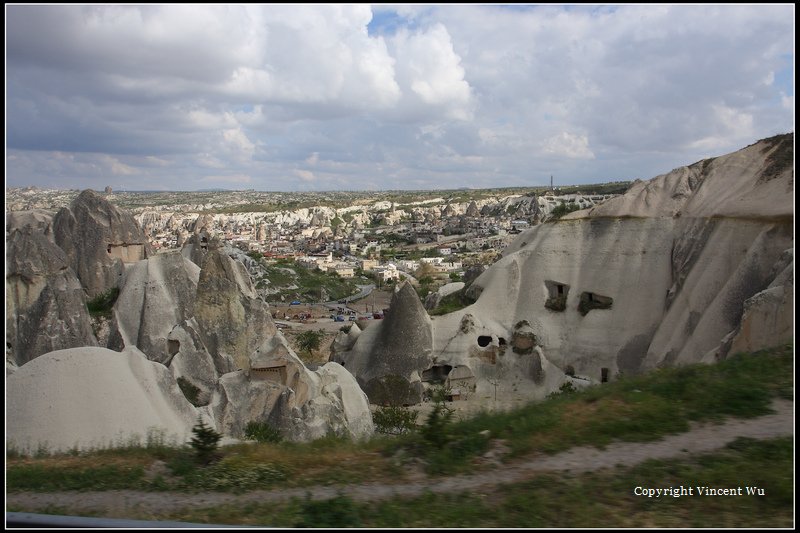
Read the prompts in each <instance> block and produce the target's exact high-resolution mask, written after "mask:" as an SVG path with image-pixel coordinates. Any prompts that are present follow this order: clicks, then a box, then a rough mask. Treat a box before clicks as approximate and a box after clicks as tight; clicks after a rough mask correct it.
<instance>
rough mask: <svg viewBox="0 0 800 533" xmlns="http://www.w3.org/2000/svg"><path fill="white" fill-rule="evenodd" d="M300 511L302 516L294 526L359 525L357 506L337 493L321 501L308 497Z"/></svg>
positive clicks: (329, 526) (335, 526)
mask: <svg viewBox="0 0 800 533" xmlns="http://www.w3.org/2000/svg"><path fill="white" fill-rule="evenodd" d="M300 512H301V514H302V518H301V519H300V520H299V521H298V522H297V523H296V524H295V527H321V528H348V527H359V526H360V525H361V519H360V518H359V514H358V507H357V506H356V504H355V502H353V500H351V499H350V498H348V497H347V496H342V495H339V496H337V497H336V498H333V499H330V500H323V501H314V500H311V499H310V498H308V499H306V501H305V502H303V504H302V506H301V509H300Z"/></svg>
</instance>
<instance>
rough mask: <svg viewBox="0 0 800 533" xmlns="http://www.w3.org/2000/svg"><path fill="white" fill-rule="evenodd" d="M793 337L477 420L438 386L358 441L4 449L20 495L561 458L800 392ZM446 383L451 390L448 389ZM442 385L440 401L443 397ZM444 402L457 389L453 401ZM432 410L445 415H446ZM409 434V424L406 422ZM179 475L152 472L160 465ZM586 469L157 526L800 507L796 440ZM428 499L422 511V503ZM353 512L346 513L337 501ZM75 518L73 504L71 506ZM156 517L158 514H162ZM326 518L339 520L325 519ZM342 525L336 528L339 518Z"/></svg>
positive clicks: (543, 521)
mask: <svg viewBox="0 0 800 533" xmlns="http://www.w3.org/2000/svg"><path fill="white" fill-rule="evenodd" d="M793 365H794V352H793V346H792V345H791V344H789V345H785V346H781V347H778V348H774V349H771V350H764V351H761V352H757V353H754V354H739V355H733V356H730V357H729V358H728V359H727V360H724V361H721V362H720V363H718V364H715V365H692V366H684V367H679V368H665V369H661V370H658V371H655V372H653V373H650V374H648V375H644V376H635V377H634V376H625V377H622V378H620V379H618V380H616V381H612V382H610V383H606V384H603V385H598V386H594V387H590V388H587V389H585V390H582V391H574V390H568V389H569V387H564V388H562V390H561V391H559V393H557V394H553V395H552V396H551V398H549V399H548V400H546V401H543V402H539V403H535V404H530V405H529V406H526V407H522V408H520V409H516V410H513V411H509V412H493V413H481V414H478V415H477V416H474V417H472V418H469V419H467V420H460V421H459V420H456V419H455V416H453V415H451V414H449V410H450V409H451V407H452V405H451V404H448V403H446V402H444V401H443V397H444V396H443V395H434V402H435V404H434V407H436V406H439V408H438V409H434V410H433V411H432V414H431V415H429V416H428V417H427V418H426V421H425V422H424V423H423V424H422V425H421V426H420V427H418V429H416V430H414V431H408V432H405V433H403V434H401V435H397V436H392V437H384V436H380V437H375V438H373V439H372V440H370V441H368V442H364V443H354V442H350V441H348V440H345V439H341V438H336V437H333V436H331V437H326V438H324V439H320V440H318V441H314V442H311V443H304V444H300V443H287V442H280V443H274V442H268V443H247V444H238V445H234V446H228V447H225V448H222V449H220V450H218V451H217V452H216V453H217V454H218V455H219V456H220V458H219V460H218V461H216V462H213V464H211V465H209V466H201V465H200V464H198V463H197V461H196V460H195V459H194V454H193V453H192V449H191V448H185V447H184V448H170V447H166V446H163V445H162V444H160V443H159V441H158V440H157V439H154V442H153V443H152V444H153V445H152V446H151V445H150V444H151V443H150V442H148V446H147V448H138V449H137V448H131V449H125V450H106V451H96V452H92V453H77V452H75V453H73V454H68V455H60V456H53V457H42V458H20V457H13V456H9V455H7V466H6V476H7V478H6V487H7V491H8V492H12V493H13V492H15V491H20V490H32V491H51V490H110V489H133V490H142V489H145V490H155V491H161V490H181V491H197V490H218V491H241V490H255V489H265V488H275V487H278V486H280V487H282V488H284V487H307V486H312V485H319V484H349V483H364V482H370V481H372V482H379V481H383V482H403V481H407V479H406V478H404V476H405V475H406V472H407V469H406V466H405V465H404V464H403V462H404V461H410V462H413V463H414V464H422V465H423V466H424V467H425V468H426V470H427V471H428V473H430V474H443V473H455V472H467V471H470V472H476V471H480V469H481V468H490V467H491V466H482V464H483V457H482V456H483V455H484V454H485V453H486V452H487V451H488V450H489V448H490V445H491V444H492V443H493V442H495V443H496V442H499V441H502V442H503V444H504V445H505V446H506V447H508V449H509V450H510V451H509V453H508V454H507V455H506V456H505V457H504V459H512V460H513V459H515V458H520V457H522V456H526V455H528V454H531V453H541V452H544V453H553V452H557V451H562V450H565V449H568V448H571V447H574V446H600V447H602V446H605V445H608V444H610V443H612V442H614V441H631V442H646V441H653V440H656V439H659V438H661V437H663V436H665V435H667V434H671V433H676V432H683V431H687V430H688V429H689V423H690V422H692V421H718V420H722V419H723V418H725V417H729V416H735V417H742V418H746V417H754V416H760V415H764V414H767V413H769V412H770V402H771V401H772V399H773V398H776V397H779V398H784V399H789V400H791V399H792V398H793V385H794V382H793V379H794V374H793ZM444 392H446V391H444ZM444 392H443V393H442V394H444ZM445 395H446V394H445ZM433 413H435V414H433ZM395 427H397V426H395ZM155 459H159V460H162V461H164V462H165V463H166V464H167V466H168V468H169V471H170V472H169V474H165V475H163V476H160V477H156V478H152V477H148V476H146V472H147V471H148V470H149V469H150V467H151V465H152V463H153V461H154V460H155ZM613 466H614V465H609V467H611V468H608V469H604V470H600V471H597V472H594V473H589V474H576V473H559V474H552V475H551V474H546V475H545V474H538V475H535V476H534V477H532V479H530V480H529V481H526V482H524V483H517V484H513V485H505V486H501V487H498V488H497V489H496V491H494V492H492V490H491V489H487V490H482V491H481V493H480V494H476V493H459V492H453V493H449V494H441V495H433V494H426V495H424V496H421V497H419V498H413V499H401V498H396V497H395V498H392V499H391V500H387V501H383V502H374V503H358V502H353V501H350V500H348V499H346V498H345V497H343V496H341V497H339V498H338V499H335V501H334V502H333V503H331V501H330V500H329V501H328V504H324V503H323V502H315V503H313V504H312V503H310V502H309V501H307V500H306V501H303V500H294V501H291V502H288V503H284V504H276V503H273V502H269V503H264V504H261V503H259V504H253V503H247V504H237V505H227V506H220V507H214V508H210V509H209V508H205V509H204V508H193V509H190V510H184V511H176V512H174V513H170V514H165V515H161V516H159V517H158V518H159V519H172V520H186V521H199V522H211V523H233V524H243V525H258V524H260V525H272V526H284V525H285V526H293V525H298V524H303V523H305V524H309V523H310V522H309V521H310V520H312V519H313V520H319V521H320V522H319V523H322V520H323V518H321V517H320V515H317V514H315V513H322V514H326V513H333V514H331V515H330V516H328V518H324V520H327V519H330V520H333V521H334V522H330V523H337V524H360V525H362V526H364V527H437V526H438V527H443V526H448V527H612V526H619V527H653V526H658V527H755V526H759V527H788V526H791V524H792V516H793V501H794V499H793V496H794V481H793V442H792V439H791V438H786V439H775V440H772V441H759V442H753V441H747V440H739V441H737V442H735V443H733V444H731V445H730V446H729V447H728V448H727V449H725V450H723V451H718V452H715V453H714V454H710V455H706V456H698V457H691V458H685V459H680V460H670V461H648V462H645V463H642V464H640V465H637V466H635V467H631V468H621V467H618V468H613ZM679 485H686V486H695V485H704V486H717V487H728V486H745V485H746V486H755V485H757V486H759V487H762V488H766V490H767V494H766V496H765V497H740V498H701V497H694V498H668V499H665V498H662V499H659V500H656V499H647V498H643V497H636V496H634V495H633V489H634V488H635V487H636V486H645V487H666V486H679ZM420 506H422V507H424V509H425V512H419V509H420ZM334 508H336V509H339V510H341V511H342V512H341V513H340V514H336V513H334V512H333V509H334ZM70 514H72V513H70ZM149 518H151V519H152V518H153V517H152V516H150V517H149ZM325 523H329V522H325ZM331 527H333V526H331Z"/></svg>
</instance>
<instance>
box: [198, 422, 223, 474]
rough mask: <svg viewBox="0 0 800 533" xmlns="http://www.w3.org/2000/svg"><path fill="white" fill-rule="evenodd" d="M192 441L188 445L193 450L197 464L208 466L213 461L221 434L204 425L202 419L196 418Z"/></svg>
mask: <svg viewBox="0 0 800 533" xmlns="http://www.w3.org/2000/svg"><path fill="white" fill-rule="evenodd" d="M192 434H193V435H194V437H192V440H191V441H190V444H191V445H192V448H194V451H195V454H196V456H197V460H198V462H200V463H201V464H208V463H210V462H211V461H213V460H214V459H215V455H216V452H217V448H219V441H220V440H221V439H222V434H221V433H219V432H218V431H217V430H215V429H214V428H211V427H209V426H207V425H206V423H205V421H203V419H202V417H200V416H198V417H197V424H195V426H194V427H193V428H192Z"/></svg>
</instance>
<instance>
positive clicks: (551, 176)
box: [550, 174, 554, 192]
mask: <svg viewBox="0 0 800 533" xmlns="http://www.w3.org/2000/svg"><path fill="white" fill-rule="evenodd" d="M550 191H551V192H553V191H554V189H553V175H552V174H550Z"/></svg>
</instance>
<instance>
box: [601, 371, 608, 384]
mask: <svg viewBox="0 0 800 533" xmlns="http://www.w3.org/2000/svg"><path fill="white" fill-rule="evenodd" d="M600 383H608V369H607V368H601V369H600Z"/></svg>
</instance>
